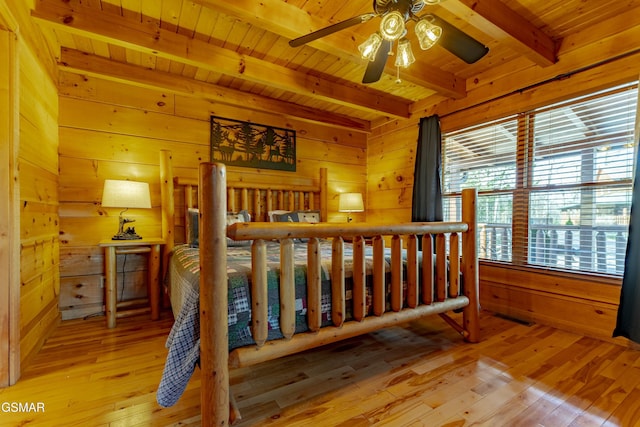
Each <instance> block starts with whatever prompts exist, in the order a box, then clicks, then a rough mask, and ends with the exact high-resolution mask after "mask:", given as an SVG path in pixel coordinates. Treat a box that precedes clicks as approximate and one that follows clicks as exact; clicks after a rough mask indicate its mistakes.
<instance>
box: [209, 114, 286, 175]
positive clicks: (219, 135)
mask: <svg viewBox="0 0 640 427" xmlns="http://www.w3.org/2000/svg"><path fill="white" fill-rule="evenodd" d="M210 138H211V139H210V160H211V161H212V162H223V163H225V164H226V165H228V166H240V167H249V168H259V169H276V170H281V171H290V172H295V170H296V131H295V130H293V129H286V128H279V127H275V126H269V125H263V124H257V123H253V122H248V121H241V120H234V119H229V118H225V117H219V116H211V128H210Z"/></svg>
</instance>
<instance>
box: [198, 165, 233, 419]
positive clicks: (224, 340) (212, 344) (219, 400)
mask: <svg viewBox="0 0 640 427" xmlns="http://www.w3.org/2000/svg"><path fill="white" fill-rule="evenodd" d="M226 178H227V175H226V168H225V166H224V165H223V164H221V163H202V164H201V165H200V191H199V196H198V202H199V203H198V205H199V207H200V230H199V239H200V365H201V380H200V381H201V386H200V412H201V415H202V425H203V426H227V425H229V401H230V393H231V390H230V386H229V365H228V363H229V337H228V335H229V327H228V324H227V305H228V293H229V291H228V287H227V240H226V233H227V222H226V212H227V198H226V184H227V183H226ZM202 195H206V197H203V196H202ZM203 217H206V218H207V220H206V221H203V220H202V218H203Z"/></svg>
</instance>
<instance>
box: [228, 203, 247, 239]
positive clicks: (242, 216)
mask: <svg viewBox="0 0 640 427" xmlns="http://www.w3.org/2000/svg"><path fill="white" fill-rule="evenodd" d="M238 222H251V215H249V212H247V211H246V210H245V209H243V210H241V211H240V212H236V213H228V214H227V227H228V226H230V225H232V224H235V223H238ZM247 245H251V240H233V239H230V238H228V237H227V246H247Z"/></svg>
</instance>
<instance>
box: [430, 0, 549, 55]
mask: <svg viewBox="0 0 640 427" xmlns="http://www.w3.org/2000/svg"><path fill="white" fill-rule="evenodd" d="M440 7H442V8H444V9H446V10H448V11H449V12H451V13H453V14H455V15H456V16H458V17H460V19H461V20H463V21H466V22H469V23H470V24H471V25H473V26H474V27H476V28H477V29H479V30H480V31H482V32H483V33H485V34H487V35H489V36H491V37H492V38H494V39H495V40H498V41H504V42H505V43H508V44H509V45H510V46H513V49H514V50H515V51H517V52H519V53H521V54H523V55H524V56H526V57H527V58H528V59H529V60H531V61H532V62H534V63H535V64H537V65H540V66H541V67H547V66H549V65H553V64H555V63H556V62H557V61H558V57H557V52H558V46H557V44H556V42H555V41H554V40H553V39H552V38H551V37H549V36H548V35H546V34H545V33H544V32H543V31H541V30H539V29H538V28H536V27H535V26H534V25H533V24H532V23H531V22H529V21H528V20H527V19H525V18H524V17H522V16H521V15H519V14H518V13H516V12H515V11H513V10H512V9H510V8H509V7H507V6H506V5H505V4H504V3H503V2H501V1H500V0H447V1H443V2H442V3H440Z"/></svg>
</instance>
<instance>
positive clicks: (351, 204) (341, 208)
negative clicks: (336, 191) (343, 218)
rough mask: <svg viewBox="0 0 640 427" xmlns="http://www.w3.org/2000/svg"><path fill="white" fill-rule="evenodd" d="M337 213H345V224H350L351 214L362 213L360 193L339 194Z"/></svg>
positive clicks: (362, 203)
mask: <svg viewBox="0 0 640 427" xmlns="http://www.w3.org/2000/svg"><path fill="white" fill-rule="evenodd" d="M338 212H346V213H347V222H351V220H352V219H353V218H351V213H352V212H364V202H363V201H362V193H340V198H339V199H338Z"/></svg>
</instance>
